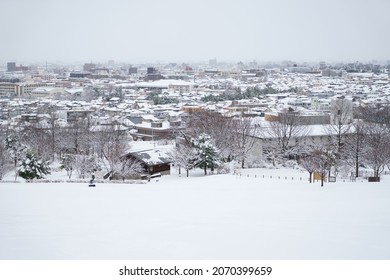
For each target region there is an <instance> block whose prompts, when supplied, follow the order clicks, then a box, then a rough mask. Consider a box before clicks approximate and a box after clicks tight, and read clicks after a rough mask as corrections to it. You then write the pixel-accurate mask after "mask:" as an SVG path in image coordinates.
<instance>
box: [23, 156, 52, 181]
mask: <svg viewBox="0 0 390 280" xmlns="http://www.w3.org/2000/svg"><path fill="white" fill-rule="evenodd" d="M18 173H19V176H20V177H22V178H23V179H26V180H32V179H42V178H44V177H45V175H47V174H50V167H49V163H48V162H46V161H43V160H41V159H39V158H38V157H37V156H36V155H35V154H34V153H32V152H30V151H29V152H27V154H26V157H25V158H24V159H23V160H22V162H21V164H20V166H19V168H18Z"/></svg>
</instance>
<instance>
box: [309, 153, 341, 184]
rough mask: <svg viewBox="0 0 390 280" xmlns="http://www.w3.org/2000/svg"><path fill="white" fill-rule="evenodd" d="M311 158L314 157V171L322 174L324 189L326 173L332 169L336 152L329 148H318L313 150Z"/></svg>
mask: <svg viewBox="0 0 390 280" xmlns="http://www.w3.org/2000/svg"><path fill="white" fill-rule="evenodd" d="M311 157H313V160H314V170H315V171H316V172H317V173H318V174H320V177H321V187H323V186H324V180H325V178H326V173H327V172H329V170H330V169H331V167H332V165H333V163H334V161H335V158H336V155H335V153H334V150H333V149H329V147H328V148H326V147H316V148H314V149H313V151H312V153H311Z"/></svg>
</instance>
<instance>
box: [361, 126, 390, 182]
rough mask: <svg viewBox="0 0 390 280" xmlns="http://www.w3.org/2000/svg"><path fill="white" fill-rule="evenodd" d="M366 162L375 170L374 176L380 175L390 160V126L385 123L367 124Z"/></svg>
mask: <svg viewBox="0 0 390 280" xmlns="http://www.w3.org/2000/svg"><path fill="white" fill-rule="evenodd" d="M364 131H365V147H366V152H365V154H364V159H365V163H366V164H367V165H368V166H370V167H371V168H372V169H373V170H374V177H379V175H380V173H381V172H382V171H383V170H384V167H385V166H386V165H387V164H388V163H389V162H390V144H389V143H390V136H389V128H388V127H387V126H386V125H384V124H374V123H371V124H367V125H366V126H365V129H364Z"/></svg>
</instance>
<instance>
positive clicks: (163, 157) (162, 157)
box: [125, 149, 172, 175]
mask: <svg viewBox="0 0 390 280" xmlns="http://www.w3.org/2000/svg"><path fill="white" fill-rule="evenodd" d="M125 157H126V158H128V159H134V160H138V161H140V162H141V165H142V166H143V168H144V170H145V173H147V174H149V175H153V174H157V173H160V174H161V175H169V174H170V172H171V162H172V159H171V157H170V156H169V154H168V153H167V152H165V151H163V150H162V149H149V150H143V151H137V152H130V153H128V154H126V156H125Z"/></svg>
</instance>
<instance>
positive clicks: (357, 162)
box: [355, 156, 359, 178]
mask: <svg viewBox="0 0 390 280" xmlns="http://www.w3.org/2000/svg"><path fill="white" fill-rule="evenodd" d="M355 159H356V163H355V172H356V178H357V177H359V157H358V156H356V158H355Z"/></svg>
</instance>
